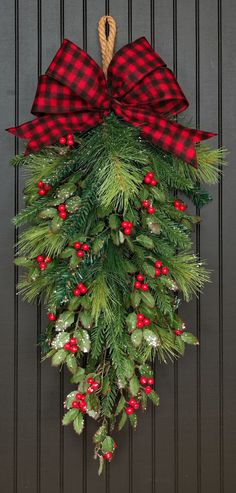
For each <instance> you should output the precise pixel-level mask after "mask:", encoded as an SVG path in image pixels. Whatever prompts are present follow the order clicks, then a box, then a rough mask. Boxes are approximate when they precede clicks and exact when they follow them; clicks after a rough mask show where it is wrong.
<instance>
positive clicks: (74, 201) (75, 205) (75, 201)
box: [66, 195, 81, 213]
mask: <svg viewBox="0 0 236 493" xmlns="http://www.w3.org/2000/svg"><path fill="white" fill-rule="evenodd" d="M80 205H81V198H80V197H79V196H78V195H77V196H75V197H71V198H70V199H69V200H67V201H66V209H67V211H68V212H69V213H73V212H76V211H77V210H78V209H79V207H80Z"/></svg>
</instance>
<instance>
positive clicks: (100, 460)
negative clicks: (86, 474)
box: [98, 455, 104, 476]
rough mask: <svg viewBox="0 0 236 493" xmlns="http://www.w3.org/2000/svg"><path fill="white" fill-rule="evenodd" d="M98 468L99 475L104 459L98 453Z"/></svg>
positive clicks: (99, 474)
mask: <svg viewBox="0 0 236 493" xmlns="http://www.w3.org/2000/svg"><path fill="white" fill-rule="evenodd" d="M98 457H99V468H98V476H101V474H102V471H103V466H104V459H103V456H102V455H99V456H98Z"/></svg>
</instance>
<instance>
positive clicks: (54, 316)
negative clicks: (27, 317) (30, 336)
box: [48, 313, 57, 322]
mask: <svg viewBox="0 0 236 493" xmlns="http://www.w3.org/2000/svg"><path fill="white" fill-rule="evenodd" d="M56 318H57V317H56V315H55V313H48V320H50V321H51V322H54V320H56Z"/></svg>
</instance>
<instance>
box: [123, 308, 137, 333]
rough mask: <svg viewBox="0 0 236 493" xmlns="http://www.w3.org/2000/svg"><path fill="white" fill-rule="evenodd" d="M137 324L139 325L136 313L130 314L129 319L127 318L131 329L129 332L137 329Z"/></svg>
mask: <svg viewBox="0 0 236 493" xmlns="http://www.w3.org/2000/svg"><path fill="white" fill-rule="evenodd" d="M136 323H137V315H136V313H134V312H133V313H130V314H129V315H128V317H126V324H127V326H128V328H129V330H134V329H135V328H136Z"/></svg>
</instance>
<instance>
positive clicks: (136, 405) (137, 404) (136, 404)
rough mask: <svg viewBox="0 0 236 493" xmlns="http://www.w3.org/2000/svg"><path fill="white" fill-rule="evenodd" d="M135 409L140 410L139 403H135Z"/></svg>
mask: <svg viewBox="0 0 236 493" xmlns="http://www.w3.org/2000/svg"><path fill="white" fill-rule="evenodd" d="M133 408H134V409H135V411H137V409H139V403H138V402H135V404H134V405H133Z"/></svg>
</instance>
